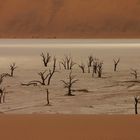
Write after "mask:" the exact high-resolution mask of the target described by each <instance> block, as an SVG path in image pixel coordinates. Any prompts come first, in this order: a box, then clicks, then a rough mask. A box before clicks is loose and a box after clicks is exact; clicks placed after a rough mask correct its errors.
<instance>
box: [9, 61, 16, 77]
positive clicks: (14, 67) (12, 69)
mask: <svg viewBox="0 0 140 140" xmlns="http://www.w3.org/2000/svg"><path fill="white" fill-rule="evenodd" d="M16 68H17V66H16V64H15V63H13V64H11V65H10V70H11V72H10V76H11V77H13V76H14V70H15V69H16Z"/></svg>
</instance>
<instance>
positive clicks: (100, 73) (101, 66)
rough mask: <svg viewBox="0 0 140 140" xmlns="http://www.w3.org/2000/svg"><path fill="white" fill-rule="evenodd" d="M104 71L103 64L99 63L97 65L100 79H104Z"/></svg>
mask: <svg viewBox="0 0 140 140" xmlns="http://www.w3.org/2000/svg"><path fill="white" fill-rule="evenodd" d="M102 70H103V62H99V63H98V65H97V73H98V77H99V78H101V77H102Z"/></svg>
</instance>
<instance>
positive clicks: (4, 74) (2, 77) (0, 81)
mask: <svg viewBox="0 0 140 140" xmlns="http://www.w3.org/2000/svg"><path fill="white" fill-rule="evenodd" d="M7 76H10V74H8V73H2V74H1V75H0V85H1V84H2V82H3V79H4V77H7Z"/></svg>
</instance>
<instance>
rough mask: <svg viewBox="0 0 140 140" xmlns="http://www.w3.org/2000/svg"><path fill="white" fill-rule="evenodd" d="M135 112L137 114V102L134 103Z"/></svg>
mask: <svg viewBox="0 0 140 140" xmlns="http://www.w3.org/2000/svg"><path fill="white" fill-rule="evenodd" d="M135 114H138V103H135Z"/></svg>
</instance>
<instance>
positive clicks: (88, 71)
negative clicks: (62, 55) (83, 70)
mask: <svg viewBox="0 0 140 140" xmlns="http://www.w3.org/2000/svg"><path fill="white" fill-rule="evenodd" d="M87 67H88V73H90V65H89V63H87Z"/></svg>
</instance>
